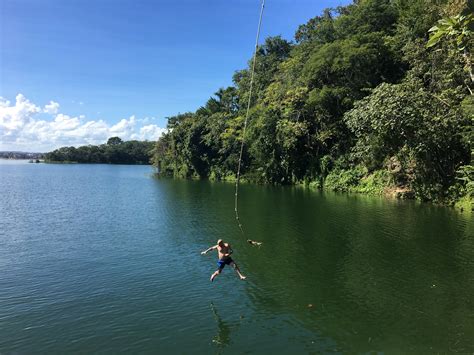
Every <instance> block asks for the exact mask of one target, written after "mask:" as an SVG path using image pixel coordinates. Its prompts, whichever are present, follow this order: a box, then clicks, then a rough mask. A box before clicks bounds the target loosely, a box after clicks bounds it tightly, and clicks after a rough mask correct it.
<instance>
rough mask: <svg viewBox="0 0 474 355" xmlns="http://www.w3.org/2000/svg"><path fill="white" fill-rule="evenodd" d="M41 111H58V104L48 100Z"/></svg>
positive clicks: (52, 112)
mask: <svg viewBox="0 0 474 355" xmlns="http://www.w3.org/2000/svg"><path fill="white" fill-rule="evenodd" d="M43 111H44V112H46V113H51V114H54V113H58V111H59V104H58V103H57V102H54V101H50V102H49V104H48V105H45V106H44V110H43Z"/></svg>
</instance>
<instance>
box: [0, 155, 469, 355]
mask: <svg viewBox="0 0 474 355" xmlns="http://www.w3.org/2000/svg"><path fill="white" fill-rule="evenodd" d="M151 173H152V169H151V168H150V167H143V166H107V165H45V164H26V163H11V162H10V163H6V162H0V189H1V191H2V197H1V199H0V216H1V217H0V218H1V219H0V223H1V228H0V353H65V352H81V353H90V352H106V353H116V352H133V353H157V352H159V353H186V354H188V353H203V354H209V353H226V354H227V353H229V354H232V353H267V352H268V353H318V352H370V351H378V352H384V353H435V352H456V351H457V352H474V303H473V297H472V295H473V291H474V222H473V221H472V220H470V219H469V217H468V216H465V215H461V214H459V213H457V212H456V211H454V210H451V209H448V208H442V207H436V206H430V205H420V204H418V203H415V202H399V201H391V200H384V199H379V198H373V197H366V196H362V195H344V194H329V193H324V194H323V193H319V192H311V191H308V190H304V189H301V188H290V187H286V188H284V187H268V186H267V187H265V186H253V185H243V186H242V187H241V197H240V200H241V212H240V214H241V218H242V221H243V223H244V228H245V231H246V233H247V237H249V238H251V239H255V240H258V241H261V242H263V246H262V247H261V248H257V247H252V246H250V245H248V244H247V243H246V242H245V238H244V237H242V236H241V235H240V234H239V233H240V232H239V230H238V227H237V225H236V223H235V220H234V212H233V185H231V184H225V183H210V182H205V181H182V180H170V179H153V178H152V177H151V175H150V174H151ZM218 238H223V239H224V240H226V241H229V242H230V243H231V244H232V246H233V249H234V255H233V257H234V260H235V261H236V262H237V263H238V264H239V266H240V268H241V269H242V272H243V273H244V274H245V275H246V276H247V280H245V281H241V280H239V279H238V278H237V276H236V274H235V273H234V272H233V271H232V270H231V269H230V268H228V267H226V268H225V269H224V271H223V273H222V274H221V275H220V276H219V277H218V278H217V279H216V281H215V282H214V283H210V282H209V277H210V275H211V273H212V272H213V271H214V270H215V269H216V261H217V259H216V255H214V254H212V255H210V254H208V255H206V256H202V255H200V251H202V250H204V249H206V248H207V247H209V246H210V245H212V244H213V243H215V241H216V240H217V239H218Z"/></svg>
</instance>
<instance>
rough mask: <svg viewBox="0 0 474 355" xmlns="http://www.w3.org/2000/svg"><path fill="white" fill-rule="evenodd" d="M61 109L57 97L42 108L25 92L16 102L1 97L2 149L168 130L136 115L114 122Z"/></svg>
mask: <svg viewBox="0 0 474 355" xmlns="http://www.w3.org/2000/svg"><path fill="white" fill-rule="evenodd" d="M58 110H59V104H58V103H57V102H54V101H50V103H49V104H47V105H45V106H44V109H41V108H40V107H39V106H37V105H35V104H33V103H32V102H30V101H29V100H28V99H26V98H25V96H23V95H22V94H18V95H17V96H16V100H15V104H12V103H11V102H10V101H8V100H6V99H4V98H2V97H0V150H22V151H37V152H45V151H51V150H53V149H56V148H59V147H62V146H80V145H86V144H102V143H105V142H106V141H107V139H108V138H110V137H114V136H117V137H120V138H122V139H123V140H129V139H137V140H157V139H158V138H159V137H160V136H161V135H162V134H163V133H164V132H166V129H165V128H161V127H158V126H156V125H154V124H149V125H144V124H145V123H148V120H144V119H136V118H135V116H131V117H130V118H128V119H121V120H120V121H119V122H118V123H116V124H112V125H111V124H108V123H107V122H105V121H104V120H97V121H94V120H87V119H86V118H85V117H84V116H82V115H81V116H78V117H71V116H68V115H66V114H62V113H59V114H58ZM40 113H43V116H44V114H45V113H46V114H48V115H49V116H50V119H38V118H37V117H36V116H37V115H38V114H40Z"/></svg>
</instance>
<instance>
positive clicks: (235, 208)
mask: <svg viewBox="0 0 474 355" xmlns="http://www.w3.org/2000/svg"><path fill="white" fill-rule="evenodd" d="M264 8H265V0H262V8H261V10H260V19H259V21H258V29H257V38H256V40H255V53H254V56H253V63H252V72H251V75H250V91H249V100H248V103H247V112H246V114H245V122H244V129H243V131H242V142H241V144H240V156H239V165H238V168H237V181H236V182H235V202H234V210H235V219H236V220H237V224H238V225H239V229H240V231H241V232H242V234H244V229H243V227H242V223H241V222H240V218H239V183H240V167H241V165H242V154H243V151H244V142H245V131H246V129H247V122H248V118H249V113H250V104H251V101H252V89H253V79H254V76H255V65H256V64H257V50H258V40H259V37H260V28H261V27H262V18H263V9H264Z"/></svg>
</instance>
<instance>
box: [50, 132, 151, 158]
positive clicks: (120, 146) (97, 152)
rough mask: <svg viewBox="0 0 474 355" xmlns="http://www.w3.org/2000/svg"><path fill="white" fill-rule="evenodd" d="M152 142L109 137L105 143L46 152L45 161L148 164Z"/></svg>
mask: <svg viewBox="0 0 474 355" xmlns="http://www.w3.org/2000/svg"><path fill="white" fill-rule="evenodd" d="M153 147H154V143H153V142H147V141H145V142H140V141H127V142H124V141H122V139H120V138H119V137H112V138H109V140H108V141H107V144H102V145H86V146H82V147H78V148H75V147H62V148H59V149H56V150H54V151H52V152H49V153H46V155H45V160H46V161H47V162H56V163H57V162H75V163H92V164H95V163H101V164H150V158H151V157H152V154H153V152H152V150H153Z"/></svg>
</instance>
